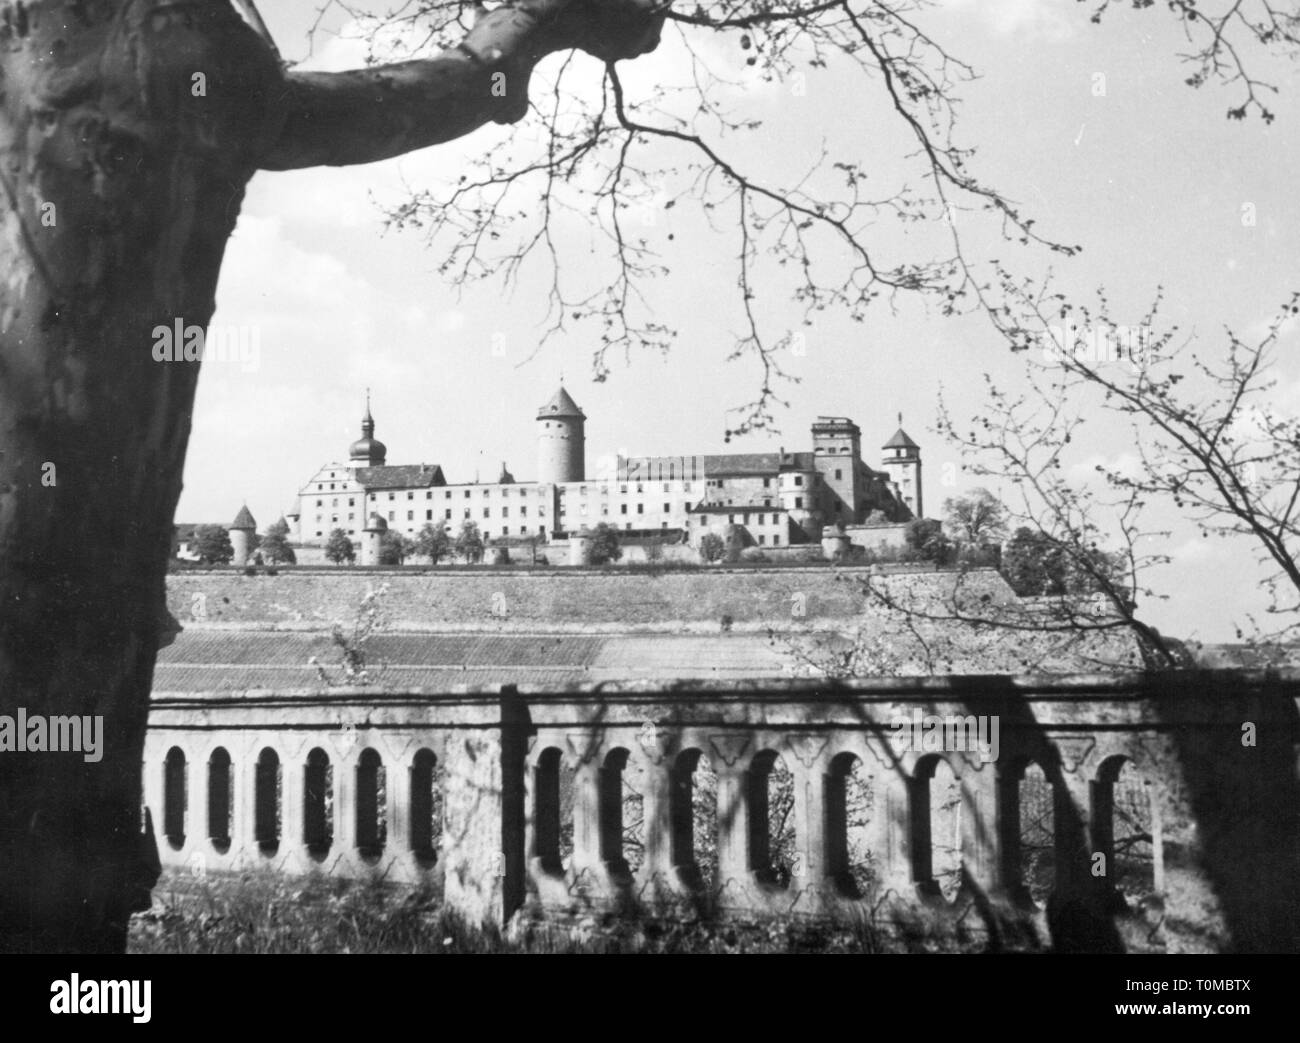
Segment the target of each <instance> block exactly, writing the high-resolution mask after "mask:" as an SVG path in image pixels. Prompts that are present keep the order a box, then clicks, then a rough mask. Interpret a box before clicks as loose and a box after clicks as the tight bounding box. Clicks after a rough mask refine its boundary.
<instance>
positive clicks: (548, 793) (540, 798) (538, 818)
mask: <svg viewBox="0 0 1300 1043" xmlns="http://www.w3.org/2000/svg"><path fill="white" fill-rule="evenodd" d="M533 836H534V850H533V857H534V858H536V859H537V860H538V862H539V864H540V866H541V869H542V871H543V872H545V873H550V874H551V875H553V876H563V875H564V870H565V868H566V867H567V865H568V861H569V857H570V856H571V855H572V854H573V772H572V771H570V770H569V768H568V767H567V766H566V765H565V763H564V756H563V754H562V753H561V752H560V751H559V750H558V749H556V748H555V747H554V746H550V747H547V748H546V749H545V750H543V751H542V755H541V756H540V757H539V758H538V759H537V767H536V768H535V769H534V771H533Z"/></svg>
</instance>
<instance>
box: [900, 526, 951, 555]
mask: <svg viewBox="0 0 1300 1043" xmlns="http://www.w3.org/2000/svg"><path fill="white" fill-rule="evenodd" d="M903 539H904V540H905V541H906V542H907V545H908V546H909V547H910V548H911V549H912V550H913V551H914V552H915V553H916V554H917V556H918V557H919V558H920V559H921V560H922V561H933V562H934V563H935V564H936V565H942V564H943V563H944V562H946V561H948V560H949V559H950V558H951V557H952V543H951V542H950V541H949V540H948V537H947V536H945V535H944V534H943V523H942V522H940V521H937V520H935V519H934V518H917V519H915V520H914V521H910V522H908V523H907V527H906V528H905V529H904V530H903Z"/></svg>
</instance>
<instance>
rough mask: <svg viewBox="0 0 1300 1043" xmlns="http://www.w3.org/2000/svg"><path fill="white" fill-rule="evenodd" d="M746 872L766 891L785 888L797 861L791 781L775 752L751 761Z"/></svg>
mask: <svg viewBox="0 0 1300 1043" xmlns="http://www.w3.org/2000/svg"><path fill="white" fill-rule="evenodd" d="M746 799H747V804H748V810H749V816H748V817H749V868H750V870H751V871H752V872H753V873H754V878H755V879H756V880H757V881H758V882H759V883H761V884H766V885H767V886H769V887H777V888H782V889H784V888H787V887H789V886H790V881H791V879H792V878H793V877H794V873H795V867H796V864H797V860H798V849H797V847H796V845H797V842H798V837H797V836H796V835H795V828H794V777H793V776H792V775H791V774H790V769H789V767H788V766H787V765H786V763H785V759H784V758H783V757H782V756H781V755H780V754H779V753H777V752H776V751H775V750H763V751H761V752H760V753H759V754H757V755H756V756H755V757H754V760H753V762H752V763H751V764H750V768H749V773H748V786H747V793H746Z"/></svg>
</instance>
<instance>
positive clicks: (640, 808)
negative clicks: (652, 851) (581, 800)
mask: <svg viewBox="0 0 1300 1043" xmlns="http://www.w3.org/2000/svg"><path fill="white" fill-rule="evenodd" d="M642 774H643V773H642V771H641V766H640V763H639V762H637V761H634V760H633V759H632V757H631V754H630V753H629V752H628V751H627V750H626V749H624V748H623V747H621V746H620V747H617V748H615V749H613V750H610V752H609V753H608V754H607V755H606V757H605V763H604V764H603V765H602V766H601V768H600V772H599V783H598V785H599V787H600V795H599V802H598V803H599V814H600V857H601V858H602V859H603V860H604V862H605V867H606V868H607V869H608V871H609V872H610V873H611V874H612V875H614V876H619V877H631V876H632V875H633V874H635V873H636V871H637V870H638V869H640V868H641V864H642V862H643V861H644V860H645V799H644V797H643V796H642Z"/></svg>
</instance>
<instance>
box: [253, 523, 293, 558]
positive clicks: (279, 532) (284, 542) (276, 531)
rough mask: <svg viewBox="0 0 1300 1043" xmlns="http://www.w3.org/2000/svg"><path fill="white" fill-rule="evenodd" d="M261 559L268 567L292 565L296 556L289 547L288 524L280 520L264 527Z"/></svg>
mask: <svg viewBox="0 0 1300 1043" xmlns="http://www.w3.org/2000/svg"><path fill="white" fill-rule="evenodd" d="M261 551H262V558H263V560H265V561H266V563H267V564H268V565H294V564H296V563H297V560H298V559H297V556H296V555H295V554H294V552H293V548H292V547H290V546H289V523H288V522H287V521H285V520H284V519H283V518H281V519H280V520H279V521H276V522H272V523H271V524H270V525H268V526H267V527H266V535H265V536H264V537H262V544H261Z"/></svg>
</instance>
